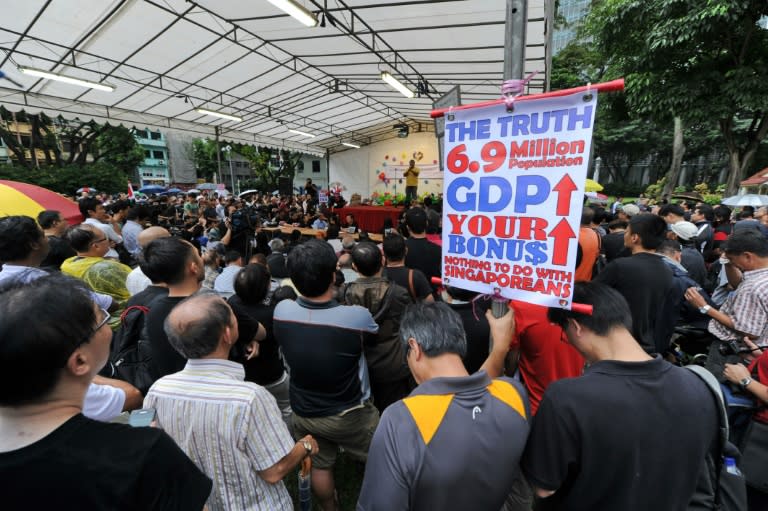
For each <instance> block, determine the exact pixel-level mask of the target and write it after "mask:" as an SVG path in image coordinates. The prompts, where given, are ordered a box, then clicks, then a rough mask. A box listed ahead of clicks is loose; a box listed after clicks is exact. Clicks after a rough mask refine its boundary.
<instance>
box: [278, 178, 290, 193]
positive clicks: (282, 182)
mask: <svg viewBox="0 0 768 511" xmlns="http://www.w3.org/2000/svg"><path fill="white" fill-rule="evenodd" d="M277 188H278V190H279V192H280V195H289V196H290V195H293V183H292V182H291V178H290V177H280V178H278V181H277Z"/></svg>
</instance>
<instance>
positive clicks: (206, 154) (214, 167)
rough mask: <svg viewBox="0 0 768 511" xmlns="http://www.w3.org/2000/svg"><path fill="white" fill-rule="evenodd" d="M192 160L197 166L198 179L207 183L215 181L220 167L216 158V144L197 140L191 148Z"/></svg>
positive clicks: (205, 140)
mask: <svg viewBox="0 0 768 511" xmlns="http://www.w3.org/2000/svg"><path fill="white" fill-rule="evenodd" d="M190 159H191V160H192V161H193V162H194V164H195V170H196V171H197V177H198V178H200V179H204V180H205V181H207V182H210V181H213V176H215V175H218V173H219V167H218V160H217V158H216V142H214V141H213V140H207V139H200V138H198V139H195V140H193V141H192V145H191V147H190Z"/></svg>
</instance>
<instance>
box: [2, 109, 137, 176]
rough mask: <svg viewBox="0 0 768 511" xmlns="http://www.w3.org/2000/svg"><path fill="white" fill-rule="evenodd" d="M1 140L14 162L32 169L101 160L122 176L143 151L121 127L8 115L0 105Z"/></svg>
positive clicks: (10, 113) (130, 171) (132, 170)
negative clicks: (0, 120)
mask: <svg viewBox="0 0 768 511" xmlns="http://www.w3.org/2000/svg"><path fill="white" fill-rule="evenodd" d="M0 119H2V121H4V122H0V139H2V141H3V142H4V143H5V145H6V147H7V148H8V150H9V151H10V152H11V154H12V155H13V159H14V163H15V164H16V165H19V166H21V167H24V168H26V169H31V168H35V167H41V166H44V167H60V168H64V167H69V166H72V165H76V166H77V165H79V166H83V165H86V164H88V163H97V162H99V161H103V162H105V163H107V164H109V166H110V167H112V168H114V169H117V170H119V171H120V172H122V173H123V174H125V175H128V176H130V175H133V172H134V171H135V170H136V167H137V166H138V165H139V164H140V163H141V162H142V161H143V160H144V151H143V150H142V149H141V146H139V144H138V142H136V139H134V138H133V134H132V133H131V131H130V130H129V129H128V128H126V127H124V126H111V125H109V124H98V123H97V122H95V121H93V120H90V121H80V120H77V119H76V120H74V121H69V120H66V119H64V118H62V117H57V118H55V119H54V118H50V117H48V116H47V115H45V114H44V113H39V114H28V113H26V112H18V113H15V112H9V111H8V110H6V109H5V108H3V107H2V106H0Z"/></svg>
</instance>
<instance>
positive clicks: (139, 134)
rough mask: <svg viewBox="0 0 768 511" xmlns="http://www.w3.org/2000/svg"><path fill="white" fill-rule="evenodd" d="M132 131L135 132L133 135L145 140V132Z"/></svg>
mask: <svg viewBox="0 0 768 511" xmlns="http://www.w3.org/2000/svg"><path fill="white" fill-rule="evenodd" d="M134 130H135V131H134V133H135V134H136V136H137V137H138V138H147V132H146V131H145V130H140V129H136V128H134Z"/></svg>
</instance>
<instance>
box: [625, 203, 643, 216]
mask: <svg viewBox="0 0 768 511" xmlns="http://www.w3.org/2000/svg"><path fill="white" fill-rule="evenodd" d="M621 211H622V212H623V213H624V214H625V215H627V216H628V217H630V218H631V217H633V216H635V215H639V214H640V208H639V207H637V206H636V205H635V204H625V205H623V206H622V207H621Z"/></svg>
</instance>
